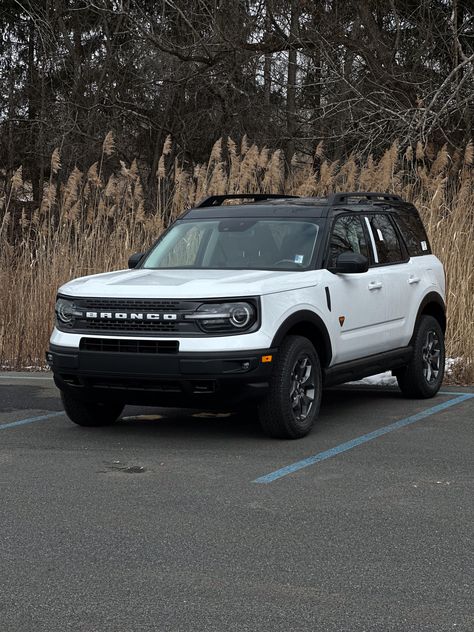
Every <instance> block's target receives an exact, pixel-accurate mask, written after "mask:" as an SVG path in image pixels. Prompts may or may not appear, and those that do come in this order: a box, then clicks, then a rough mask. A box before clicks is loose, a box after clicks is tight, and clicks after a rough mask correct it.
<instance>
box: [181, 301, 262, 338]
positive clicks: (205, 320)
mask: <svg viewBox="0 0 474 632" xmlns="http://www.w3.org/2000/svg"><path fill="white" fill-rule="evenodd" d="M185 318H186V319H187V320H195V321H197V322H198V324H199V326H200V327H201V329H202V330H203V331H207V332H216V333H226V332H232V331H234V332H235V331H237V330H240V331H244V330H246V329H250V327H252V325H254V324H255V322H256V320H257V311H256V309H255V307H254V305H252V304H251V303H244V302H238V303H204V304H203V305H201V306H200V307H199V308H198V309H197V310H196V312H194V314H187V315H186V316H185Z"/></svg>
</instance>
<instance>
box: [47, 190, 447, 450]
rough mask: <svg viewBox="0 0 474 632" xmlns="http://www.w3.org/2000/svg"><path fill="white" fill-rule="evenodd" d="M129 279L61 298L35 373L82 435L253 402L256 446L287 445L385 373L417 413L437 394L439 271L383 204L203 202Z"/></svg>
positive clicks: (376, 196) (348, 197) (418, 229)
mask: <svg viewBox="0 0 474 632" xmlns="http://www.w3.org/2000/svg"><path fill="white" fill-rule="evenodd" d="M232 198H235V199H233V202H236V201H237V200H239V201H241V202H242V201H245V203H240V204H231V205H225V204H223V203H224V202H225V201H226V200H229V199H232ZM129 268H131V269H129V270H121V271H117V272H108V273H105V274H97V275H92V276H87V277H83V278H79V279H75V280H73V281H70V282H69V283H66V284H65V285H63V286H62V287H61V288H60V290H59V294H58V297H57V303H56V326H55V328H54V331H53V333H52V336H51V341H50V348H49V351H48V353H47V360H48V362H49V364H50V366H51V368H52V370H53V372H54V379H55V382H56V385H57V386H58V387H59V389H60V391H61V397H62V401H63V404H64V408H65V410H66V413H67V414H68V416H69V417H70V419H71V420H72V421H73V422H75V423H77V424H79V425H81V426H99V425H104V424H108V423H112V422H114V421H115V420H116V419H117V418H118V417H119V415H120V414H121V412H122V410H123V407H124V405H125V404H150V405H155V406H176V407H189V408H199V409H204V410H209V409H211V408H215V407H220V408H222V407H225V408H229V407H238V406H242V405H244V404H245V405H248V403H249V402H250V403H252V402H254V403H255V405H256V406H257V407H258V416H259V420H260V423H261V425H262V427H263V430H264V431H265V432H266V433H267V434H268V435H270V436H273V437H282V438H289V439H294V438H298V437H302V436H304V435H306V434H307V433H308V432H309V431H310V430H311V428H312V426H313V424H314V422H315V420H316V419H317V417H318V412H319V406H320V401H321V390H322V387H323V386H326V385H333V384H339V383H342V382H347V381H349V380H356V379H359V378H362V377H365V376H368V375H372V374H375V373H378V372H380V371H385V370H391V371H392V373H393V374H394V375H395V376H396V377H397V380H398V384H399V386H400V389H401V391H402V392H403V393H404V394H405V395H406V396H408V397H416V398H426V397H432V396H433V395H435V394H436V393H437V391H438V389H439V388H440V385H441V382H442V380H443V372H444V361H445V355H444V332H445V329H446V316H445V281H444V273H443V268H442V265H441V263H440V261H439V260H438V259H437V258H436V257H435V256H434V255H433V254H432V253H431V249H430V245H429V242H428V238H427V236H426V233H425V230H424V228H423V224H422V222H421V219H420V217H419V215H418V212H417V210H416V209H415V207H414V206H413V205H412V204H409V203H407V202H404V201H403V200H402V199H401V198H399V197H398V196H396V195H389V194H386V193H336V194H333V195H330V196H329V197H327V198H299V197H294V196H279V195H278V196H276V195H250V194H249V195H243V194H237V195H218V196H217V195H216V196H211V197H208V198H207V199H205V200H204V201H203V202H201V203H200V204H199V205H198V206H197V207H196V208H193V209H191V210H189V211H186V212H185V213H183V215H181V217H179V219H178V220H177V221H175V222H174V223H173V224H172V225H171V226H170V228H169V229H168V230H167V231H166V232H164V233H163V234H162V235H161V237H160V238H159V239H158V241H157V242H156V243H155V244H154V245H153V246H152V247H151V248H150V249H149V250H148V252H146V253H143V254H142V253H140V254H136V255H132V257H130V260H129Z"/></svg>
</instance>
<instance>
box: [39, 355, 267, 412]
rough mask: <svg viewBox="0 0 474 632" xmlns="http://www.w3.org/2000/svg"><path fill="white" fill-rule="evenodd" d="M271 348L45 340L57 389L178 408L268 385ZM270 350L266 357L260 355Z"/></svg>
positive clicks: (255, 393)
mask: <svg viewBox="0 0 474 632" xmlns="http://www.w3.org/2000/svg"><path fill="white" fill-rule="evenodd" d="M275 354H276V350H275V349H263V350H254V351H238V352H224V353H202V352H199V353H179V352H178V353H123V352H121V353H115V352H112V353H111V352H105V351H100V352H98V351H85V350H82V349H71V348H70V347H59V346H56V345H50V348H49V351H48V352H47V354H46V359H47V361H48V363H49V365H50V366H51V369H52V371H53V375H54V380H55V382H56V385H57V386H58V388H59V389H61V390H63V391H68V392H70V393H75V394H77V396H78V397H81V398H84V399H89V400H96V401H108V400H115V401H117V400H120V401H122V402H123V403H126V404H151V405H157V406H158V405H159V406H176V407H180V408H186V407H188V408H195V407H197V408H198V407H202V406H206V407H215V406H222V405H223V404H225V405H236V404H239V403H240V402H242V401H247V400H252V399H258V398H260V397H262V396H263V395H264V394H265V393H266V392H267V390H268V387H269V382H270V379H271V374H272V367H273V362H274V360H275ZM264 356H267V357H268V356H272V359H273V361H272V362H263V361H262V357H264Z"/></svg>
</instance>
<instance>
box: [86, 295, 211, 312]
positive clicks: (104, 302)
mask: <svg viewBox="0 0 474 632" xmlns="http://www.w3.org/2000/svg"><path fill="white" fill-rule="evenodd" d="M74 302H75V303H76V304H77V305H78V306H79V307H82V308H84V309H91V310H93V309H95V310H100V311H106V310H108V309H112V310H117V311H121V310H129V311H133V312H135V311H148V312H160V311H166V310H171V311H174V310H177V311H182V310H189V309H190V305H191V307H192V306H193V305H195V304H194V303H191V304H190V303H189V302H188V301H173V300H158V299H139V298H137V299H136V298H76V299H74ZM198 304H199V303H198Z"/></svg>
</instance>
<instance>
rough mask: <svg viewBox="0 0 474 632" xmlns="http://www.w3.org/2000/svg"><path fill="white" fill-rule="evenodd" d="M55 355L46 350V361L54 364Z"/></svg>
mask: <svg viewBox="0 0 474 632" xmlns="http://www.w3.org/2000/svg"><path fill="white" fill-rule="evenodd" d="M53 359H54V356H53V354H52V353H50V352H49V351H47V352H46V362H47V363H48V364H49V365H50V366H51V364H53Z"/></svg>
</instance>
